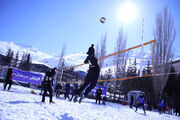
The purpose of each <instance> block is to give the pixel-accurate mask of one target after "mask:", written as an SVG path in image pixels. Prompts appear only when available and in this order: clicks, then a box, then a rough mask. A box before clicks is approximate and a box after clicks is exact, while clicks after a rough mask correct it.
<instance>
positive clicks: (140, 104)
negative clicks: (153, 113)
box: [135, 93, 146, 114]
mask: <svg viewBox="0 0 180 120" xmlns="http://www.w3.org/2000/svg"><path fill="white" fill-rule="evenodd" d="M138 107H142V108H143V111H144V114H146V111H145V109H144V94H143V93H141V95H140V96H139V97H138V98H137V106H136V110H135V112H136V111H137V108H138Z"/></svg>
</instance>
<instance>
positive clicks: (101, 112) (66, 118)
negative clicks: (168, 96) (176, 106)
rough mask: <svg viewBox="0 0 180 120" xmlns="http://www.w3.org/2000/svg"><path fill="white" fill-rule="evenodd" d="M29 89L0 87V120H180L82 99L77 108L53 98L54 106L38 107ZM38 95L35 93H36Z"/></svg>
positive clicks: (43, 105)
mask: <svg viewBox="0 0 180 120" xmlns="http://www.w3.org/2000/svg"><path fill="white" fill-rule="evenodd" d="M30 90H31V89H29V88H24V87H21V86H15V85H13V86H12V88H11V90H10V91H9V92H8V91H4V90H3V84H2V83H0V120H180V117H177V116H172V115H167V114H164V115H159V114H158V113H157V112H149V111H147V113H146V115H144V113H143V111H142V110H138V111H137V113H136V112H134V110H133V109H130V108H129V107H128V106H122V105H120V104H115V103H107V105H99V104H95V101H94V100H89V99H84V100H83V102H82V103H81V104H79V103H73V102H69V101H67V100H64V99H63V98H57V99H56V98H55V97H53V100H54V101H55V104H49V98H48V97H47V98H46V104H43V103H41V102H40V101H41V96H40V95H35V94H31V93H30ZM36 92H39V91H36Z"/></svg>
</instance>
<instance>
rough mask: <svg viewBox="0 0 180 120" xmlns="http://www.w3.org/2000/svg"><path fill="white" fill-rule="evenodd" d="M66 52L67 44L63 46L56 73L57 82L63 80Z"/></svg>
mask: <svg viewBox="0 0 180 120" xmlns="http://www.w3.org/2000/svg"><path fill="white" fill-rule="evenodd" d="M64 53H65V45H64V46H63V48H62V51H61V55H60V57H59V64H58V71H57V74H56V83H59V82H61V80H62V75H63V69H64Z"/></svg>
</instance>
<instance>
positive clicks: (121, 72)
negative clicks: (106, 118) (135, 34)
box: [113, 29, 127, 96]
mask: <svg viewBox="0 0 180 120" xmlns="http://www.w3.org/2000/svg"><path fill="white" fill-rule="evenodd" d="M126 41H127V37H126V35H125V34H124V32H123V30H122V29H121V30H120V31H119V33H118V37H117V40H116V46H115V52H120V51H122V50H125V49H126ZM126 59H127V53H126V52H124V53H121V54H117V55H115V56H114V61H113V62H114V66H115V67H114V73H115V76H116V78H122V77H125V70H126V62H127V60H126ZM123 82H124V81H116V82H115V86H116V88H117V91H116V92H115V93H114V95H115V94H119V96H120V94H121V92H120V91H122V90H123V88H124V85H123Z"/></svg>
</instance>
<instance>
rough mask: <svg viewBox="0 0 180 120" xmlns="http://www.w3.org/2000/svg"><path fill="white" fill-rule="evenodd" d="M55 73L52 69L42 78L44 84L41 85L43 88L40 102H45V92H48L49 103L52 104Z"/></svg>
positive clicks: (54, 69)
mask: <svg viewBox="0 0 180 120" xmlns="http://www.w3.org/2000/svg"><path fill="white" fill-rule="evenodd" d="M55 73H56V68H53V69H52V70H51V71H48V72H46V75H45V77H44V83H43V88H44V93H43V95H42V102H43V103H44V102H45V96H46V93H47V91H48V92H49V103H54V102H53V101H52V94H53V88H52V87H53V79H54V75H55Z"/></svg>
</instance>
